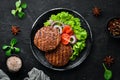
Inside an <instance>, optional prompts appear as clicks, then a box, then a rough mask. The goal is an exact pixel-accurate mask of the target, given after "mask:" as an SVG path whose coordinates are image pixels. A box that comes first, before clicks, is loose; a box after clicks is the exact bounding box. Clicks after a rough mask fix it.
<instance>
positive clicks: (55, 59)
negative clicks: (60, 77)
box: [45, 43, 72, 67]
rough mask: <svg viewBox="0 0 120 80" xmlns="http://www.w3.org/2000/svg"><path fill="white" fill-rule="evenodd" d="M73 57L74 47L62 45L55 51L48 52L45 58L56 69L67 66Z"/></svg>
mask: <svg viewBox="0 0 120 80" xmlns="http://www.w3.org/2000/svg"><path fill="white" fill-rule="evenodd" d="M71 55H72V47H71V46H70V45H67V46H66V45H63V44H62V43H60V45H59V46H58V47H57V48H56V49H55V50H53V51H50V52H46V53H45V57H46V59H47V60H48V62H49V63H50V64H52V65H53V66H56V67H60V66H65V65H66V64H67V63H68V61H69V58H70V56H71Z"/></svg>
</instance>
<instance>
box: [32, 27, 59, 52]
mask: <svg viewBox="0 0 120 80" xmlns="http://www.w3.org/2000/svg"><path fill="white" fill-rule="evenodd" d="M60 40H61V37H60V34H59V31H58V30H57V29H54V28H52V27H42V28H41V29H39V30H38V31H37V33H36V34H35V37H34V44H35V45H36V46H37V47H38V48H39V49H40V50H42V51H45V52H46V51H50V50H53V49H55V48H56V47H57V46H58V45H59V43H60Z"/></svg>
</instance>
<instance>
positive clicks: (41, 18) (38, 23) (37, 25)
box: [31, 8, 92, 71]
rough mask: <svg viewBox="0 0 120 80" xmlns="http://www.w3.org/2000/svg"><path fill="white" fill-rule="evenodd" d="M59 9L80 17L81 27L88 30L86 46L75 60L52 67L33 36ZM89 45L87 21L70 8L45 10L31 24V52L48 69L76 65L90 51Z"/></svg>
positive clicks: (89, 37) (69, 67) (63, 68)
mask: <svg viewBox="0 0 120 80" xmlns="http://www.w3.org/2000/svg"><path fill="white" fill-rule="evenodd" d="M61 11H66V12H69V13H70V14H72V15H74V16H75V17H77V18H80V19H81V23H82V27H83V28H84V29H86V30H87V32H88V38H87V40H86V48H85V49H84V50H83V51H82V52H81V53H80V55H79V56H78V57H77V58H76V60H75V61H69V63H68V64H67V65H66V66H64V67H54V66H52V65H51V64H49V63H48V61H47V60H46V58H45V55H44V52H43V51H40V50H39V49H38V48H37V47H36V46H35V45H34V42H33V40H34V36H35V33H36V31H37V30H38V29H40V28H41V27H43V23H44V22H46V21H47V20H48V19H49V17H50V16H51V15H52V14H57V13H60V12H61ZM91 45H92V33H91V30H90V26H89V24H88V23H87V21H86V20H85V19H84V18H83V17H82V16H81V15H80V14H79V13H78V12H76V11H74V10H70V9H66V8H55V9H51V10H49V11H46V12H44V13H43V14H41V15H40V16H39V17H38V18H37V20H36V21H35V22H34V24H33V26H32V31H31V49H32V52H33V54H34V56H35V57H36V59H37V60H38V61H39V62H40V63H41V64H43V65H44V66H46V67H48V68H50V69H53V70H58V71H64V70H68V69H72V68H74V67H76V66H78V65H79V64H81V63H82V62H83V61H84V60H85V59H86V57H87V56H88V54H89V52H90V49H91Z"/></svg>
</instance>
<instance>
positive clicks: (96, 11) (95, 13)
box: [92, 7, 101, 16]
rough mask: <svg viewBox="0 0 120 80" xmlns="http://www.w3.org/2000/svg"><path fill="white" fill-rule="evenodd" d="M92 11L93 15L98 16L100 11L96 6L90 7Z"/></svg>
mask: <svg viewBox="0 0 120 80" xmlns="http://www.w3.org/2000/svg"><path fill="white" fill-rule="evenodd" d="M92 12H93V15H95V16H99V15H100V13H101V9H100V8H98V7H94V8H93V9H92Z"/></svg>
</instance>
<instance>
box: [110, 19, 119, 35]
mask: <svg viewBox="0 0 120 80" xmlns="http://www.w3.org/2000/svg"><path fill="white" fill-rule="evenodd" d="M108 30H109V31H110V33H111V34H112V35H113V36H120V19H113V20H111V21H110V22H109V23H108Z"/></svg>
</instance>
